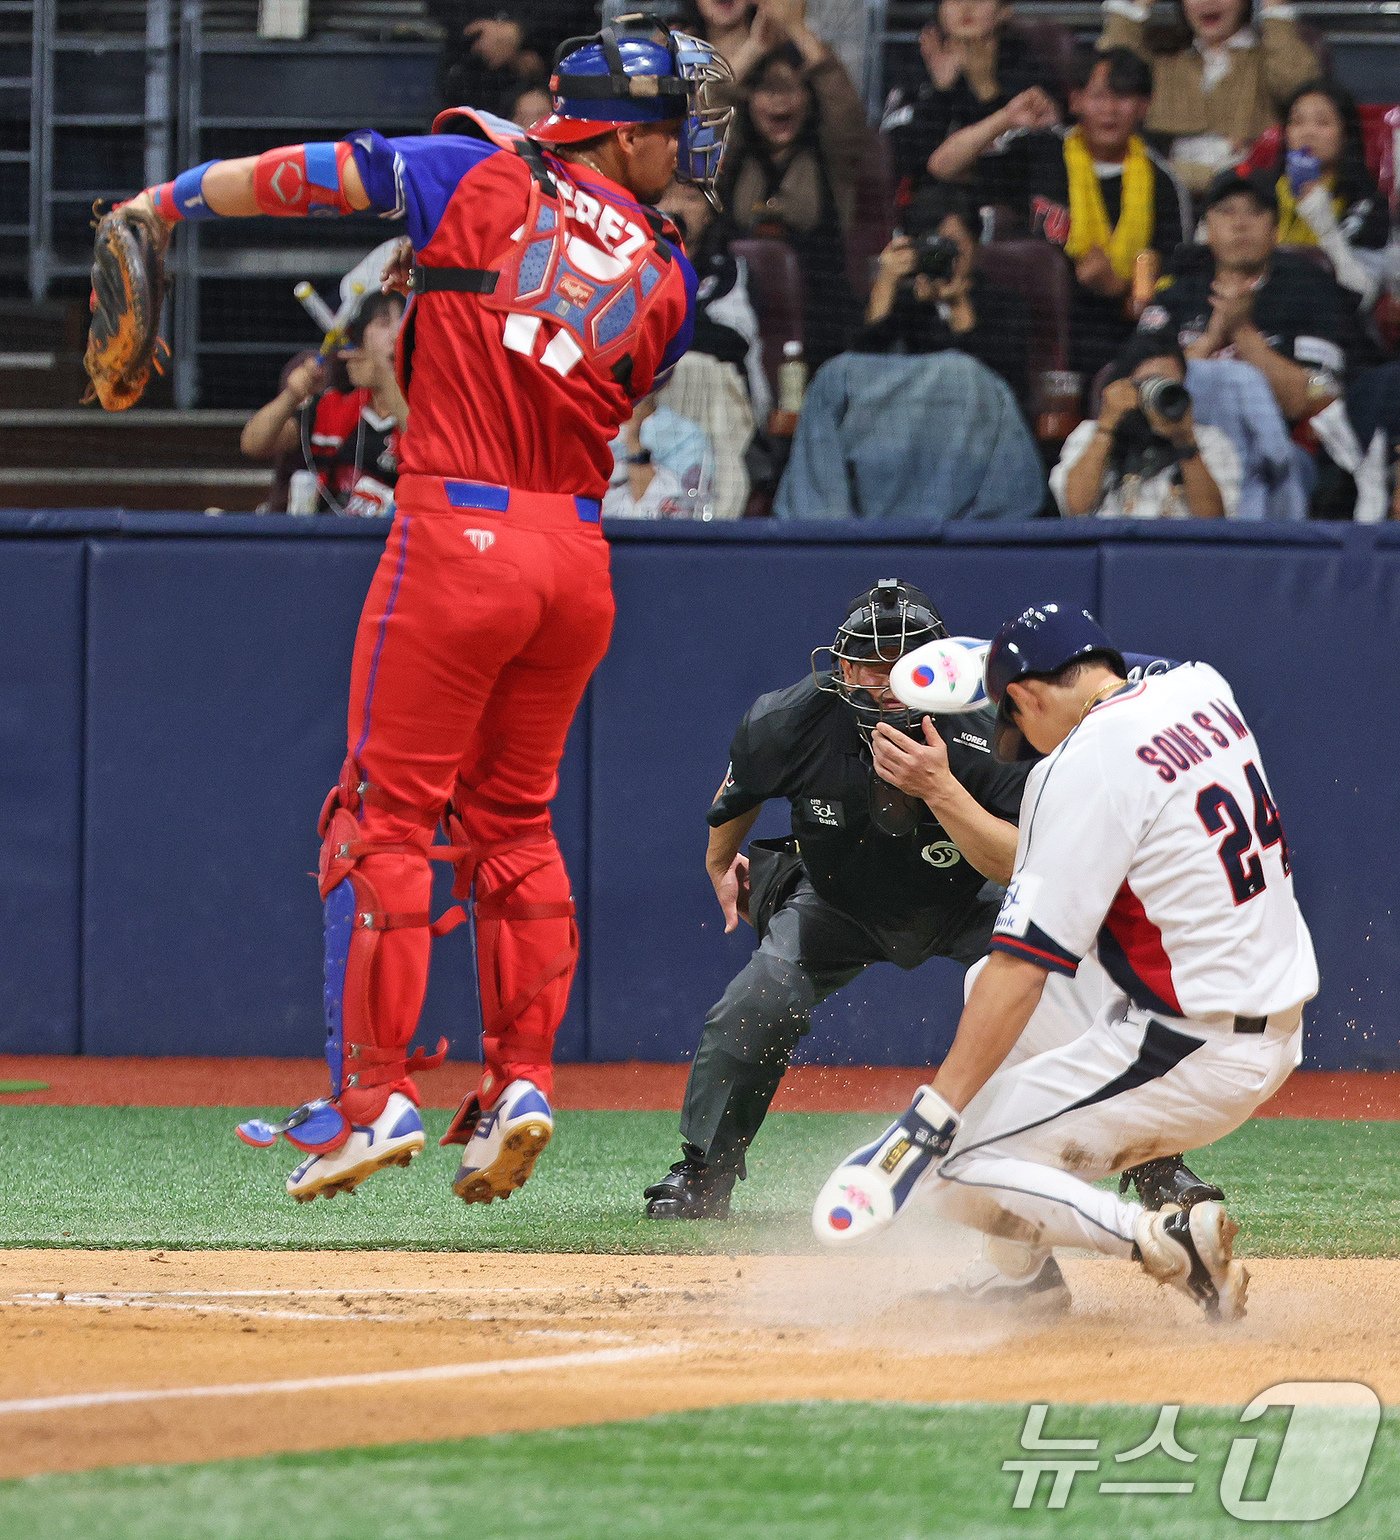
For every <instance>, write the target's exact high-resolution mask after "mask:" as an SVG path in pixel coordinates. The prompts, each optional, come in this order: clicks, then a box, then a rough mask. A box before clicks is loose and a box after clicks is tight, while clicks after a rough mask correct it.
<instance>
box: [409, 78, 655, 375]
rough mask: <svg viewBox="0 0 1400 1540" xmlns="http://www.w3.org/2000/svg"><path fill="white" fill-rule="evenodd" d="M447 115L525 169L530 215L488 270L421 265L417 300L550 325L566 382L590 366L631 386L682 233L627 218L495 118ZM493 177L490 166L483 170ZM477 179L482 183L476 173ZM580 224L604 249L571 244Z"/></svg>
mask: <svg viewBox="0 0 1400 1540" xmlns="http://www.w3.org/2000/svg"><path fill="white" fill-rule="evenodd" d="M451 117H452V120H453V126H454V128H455V129H456V131H458V132H461V131H463V130H464V129H467V128H469V126H472V125H474V126H475V128H476V130H477V132H479V133H480V134H481V135H482V136H483V137H486V138H488V139H490V140H492V142H494V143H496V144H498V145H500V146H501V148H502V150H504V151H505V152H506V154H507V155H510V156H511V157H512V158H516V157H518V162H517V163H519V162H523V163H524V165H525V166H526V167H527V168H528V170H529V173H530V182H529V194H528V201H527V205H526V210H525V217H524V219H523V220H522V221H521V222H520V225H519V226H518V228H517V229H516V230H514V231H513V232H512V234H511V236H510V239H509V244H508V245H507V246H506V247H505V248H504V249H503V250H501V251H500V252H499V253H498V254H496V255H495V256H494V257H493V258H492V259H491V260H490V261H489V263H488V264H487V265H485V266H483V267H453V266H438V265H431V266H428V265H422V266H415V267H414V269H413V292H414V293H415V294H432V293H435V292H436V293H441V292H448V293H457V294H475V295H477V296H478V297H479V299H480V302H481V303H482V305H484V306H485V307H486V308H487V309H489V310H496V311H500V312H502V313H503V314H505V315H506V316H507V318H508V319H507V322H506V325H507V327H515V328H517V329H518V328H520V327H521V326H526V327H528V326H529V325H530V324H531V322H533V323H534V324H535V325H536V326H538V325H539V324H540V323H541V322H545V321H547V322H549V323H550V325H551V327H552V328H554V331H555V335H554V338H553V340H552V342H551V344H550V346H549V348H548V349H547V350H546V355H545V357H544V358H543V360H542V362H544V363H545V364H546V365H548V366H549V367H551V368H554V369H556V370H557V371H558V372H559V373H561V374H567V373H568V372H569V371H570V370H571V369H572V368H573V367H574V366H575V365H576V364H578V363H579V362H580V361H581V360H587V361H588V362H589V363H590V364H592V365H593V366H594V367H595V368H599V369H603V370H606V371H608V372H609V373H611V374H612V375H613V377H614V378H615V379H617V380H618V382H619V383H620V384H622V385H623V386H624V387H627V386H629V385H630V384H631V381H632V369H633V354H634V347H633V344H634V339H635V337H636V335H637V333H638V331H639V330H640V328H641V325H642V322H643V319H644V318H645V316H646V314H647V311H648V310H649V309H650V308H651V306H652V304H653V303H654V302H655V301H656V300H657V299H658V298H659V297H660V295H661V294H662V293H663V291H664V288H665V282H664V280H665V278H666V276H667V271H668V269H669V268H670V267H671V266H672V265H673V262H674V259H673V257H672V254H671V249H670V244H668V243H671V242H674V244H675V245H676V246H677V247H679V246H680V244H681V237H680V234H679V232H678V231H677V230H676V228H675V226H674V225H672V224H671V223H670V221H668V220H666V219H664V218H663V217H662V216H661V215H659V214H657V213H655V212H654V211H653V210H650V209H644V208H642V207H641V206H640V205H636V206H635V214H634V215H632V217H629V218H625V219H624V218H623V217H622V216H620V215H619V214H618V212H617V210H615V209H614V208H613V207H612V205H611V204H609V203H607V202H605V201H603V200H602V199H599V198H595V197H594V196H593V195H592V194H591V193H589V192H588V191H587V190H586V189H584V188H581V187H575V186H573V185H572V184H571V183H569V182H568V181H566V180H564V179H562V178H560V177H558V176H557V175H556V173H555V172H554V170H553V169H552V168H551V167H550V166H549V164H548V163H547V162H546V160H545V157H544V154H543V152H542V151H541V149H540V148H539V146H538V145H536V144H535V143H534V142H533V141H531V140H529V139H526V138H525V137H524V136H523V135H522V136H520V137H515V136H513V135H508V134H507V133H506V132H505V127H504V125H501V124H500V123H499V122H498V120H494V119H488V118H486V117H485V116H484V115H482V114H477V113H472V112H469V111H467V110H466V109H462V108H458V109H455V111H454V112H453V113H452V114H451ZM441 121H442V120H441V119H439V122H441ZM501 159H504V157H501ZM506 166H507V167H509V168H510V169H509V171H508V172H507V175H512V174H513V179H514V177H518V172H517V171H516V170H515V167H514V166H511V165H510V162H509V161H507V162H506ZM497 169H498V168H497V167H496V166H495V165H492V164H488V166H487V167H485V168H483V171H484V172H486V173H487V174H488V175H489V173H490V172H491V171H495V170H497ZM500 169H504V168H500ZM474 180H475V185H477V186H480V185H481V177H480V175H479V176H478V178H477V179H474ZM629 225H632V226H633V229H632V230H631V231H629V229H628V226H629ZM580 226H581V227H582V228H583V229H585V230H589V231H591V232H593V234H594V235H595V236H596V237H597V239H598V242H599V244H598V245H594V244H593V243H592V242H591V241H586V240H583V239H578V240H575V239H573V238H572V237H573V233H574V231H577V230H578V229H579V227H580ZM604 246H608V247H611V248H612V249H611V250H610V251H608V250H603V249H602V247H604ZM517 317H518V318H519V320H517V319H516V318H517Z"/></svg>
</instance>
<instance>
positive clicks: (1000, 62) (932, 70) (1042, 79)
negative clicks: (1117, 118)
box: [880, 0, 1056, 190]
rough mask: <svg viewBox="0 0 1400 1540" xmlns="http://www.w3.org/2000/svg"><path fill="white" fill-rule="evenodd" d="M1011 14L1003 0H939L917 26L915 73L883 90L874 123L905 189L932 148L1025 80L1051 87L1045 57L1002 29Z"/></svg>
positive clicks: (919, 178)
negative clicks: (881, 106) (879, 114)
mask: <svg viewBox="0 0 1400 1540" xmlns="http://www.w3.org/2000/svg"><path fill="white" fill-rule="evenodd" d="M1012 14H1013V13H1012V7H1011V5H1010V4H1009V3H1008V0H939V5H938V8H937V10H936V11H935V13H934V15H933V16H932V17H931V18H930V20H929V21H928V22H927V23H926V24H925V26H924V28H923V30H922V31H921V32H920V33H919V56H920V59H921V61H922V70H921V74H920V77H919V79H917V80H916V81H913V82H911V83H910V84H908V85H897V86H895V87H894V88H893V89H892V90H891V91H890V93H889V96H888V97H887V98H886V101H885V112H884V117H883V119H882V120H881V123H880V132H881V133H882V134H884V135H885V137H886V139H888V140H889V144H890V151H891V154H892V156H893V159H894V169H895V175H896V176H897V177H898V178H899V180H900V182H901V184H902V185H904V186H905V187H906V188H909V189H911V190H912V189H916V188H917V187H918V186H919V184H920V183H921V182H923V181H924V180H925V179H926V178H927V177H928V175H929V160H930V158H931V157H932V155H933V152H934V151H935V150H936V149H937V148H938V146H939V145H940V144H942V143H943V141H944V140H945V139H947V138H948V137H949V136H950V135H952V134H955V133H957V131H958V130H959V129H960V128H966V127H967V125H968V124H969V123H978V122H981V120H982V119H983V118H987V117H990V116H991V115H992V113H994V112H999V111H1000V110H1001V109H1002V108H1003V107H1006V106H1008V105H1009V104H1010V103H1011V102H1012V101H1013V100H1014V99H1015V98H1016V97H1018V96H1019V95H1020V94H1021V93H1022V92H1023V91H1028V90H1030V88H1031V87H1032V86H1038V87H1039V88H1040V89H1041V90H1042V91H1044V92H1045V93H1046V95H1047V96H1053V95H1054V94H1055V89H1056V88H1055V80H1054V76H1053V73H1052V71H1051V70H1050V69H1049V68H1048V67H1047V65H1046V63H1045V61H1044V60H1043V59H1041V58H1039V57H1038V56H1037V54H1036V52H1035V50H1034V49H1033V48H1032V46H1031V43H1030V40H1029V39H1028V38H1027V37H1026V36H1025V35H1024V34H1023V33H1020V32H1018V31H1016V30H1015V29H1014V28H1008V26H1007V23H1008V22H1009V21H1010V20H1011V18H1012Z"/></svg>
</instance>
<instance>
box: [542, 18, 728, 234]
mask: <svg viewBox="0 0 1400 1540" xmlns="http://www.w3.org/2000/svg"><path fill="white" fill-rule="evenodd" d="M732 79H733V76H732V74H731V73H730V69H729V65H728V64H727V63H726V62H725V59H724V55H723V54H721V53H718V52H717V51H716V50H715V48H714V47H713V46H712V45H711V44H709V43H707V42H705V40H704V39H703V38H698V37H692V36H691V35H690V34H689V33H688V32H673V31H672V30H671V29H670V28H669V27H667V26H666V25H665V24H664V23H663V22H661V21H659V20H658V19H657V18H656V17H655V16H652V15H649V14H646V13H637V14H635V15H629V16H619V17H618V18H617V20H616V21H614V22H613V23H612V25H611V26H608V27H604V28H603V30H602V31H601V32H598V33H595V34H594V35H593V36H591V37H574V38H570V39H568V41H567V42H565V43H563V44H561V45H560V47H559V50H558V52H557V53H556V54H555V56H554V69H553V72H552V73H551V75H550V80H549V89H550V94H551V97H552V99H553V104H554V110H553V111H552V112H551V113H550V114H549V116H548V117H545V118H541V119H540V121H539V122H538V123H533V124H531V125H530V128H529V130H528V133H529V137H530V138H531V139H536V140H539V141H541V142H542V143H545V144H573V143H578V142H581V141H586V140H588V139H596V138H597V137H598V136H599V135H600V134H606V133H607V132H608V130H609V129H613V128H618V127H620V126H621V125H622V124H624V123H664V122H671V121H674V120H676V119H679V120H680V123H681V132H680V149H679V154H678V156H677V161H676V177H677V180H679V181H682V182H690V183H693V184H694V185H695V186H696V187H698V188H699V189H700V191H701V192H703V193H704V195H705V197H706V198H707V199H709V201H710V202H711V203H712V204H714V205H715V207H716V208H718V204H717V203H716V201H715V191H714V189H715V180H716V178H717V177H718V176H719V168H720V163H721V161H722V160H723V159H724V149H725V144H726V141H727V139H728V135H729V125H730V122H731V120H732V119H733V116H734V109H733V107H732V106H730V105H728V104H727V103H726V102H725V101H724V99H723V96H722V90H721V88H722V87H723V86H724V84H725V83H726V82H730V81H732Z"/></svg>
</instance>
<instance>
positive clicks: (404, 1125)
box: [287, 1091, 423, 1203]
mask: <svg viewBox="0 0 1400 1540" xmlns="http://www.w3.org/2000/svg"><path fill="white" fill-rule="evenodd" d="M422 1148H423V1119H422V1118H421V1117H420V1116H419V1115H418V1109H417V1107H415V1106H414V1105H413V1103H412V1102H411V1101H409V1099H408V1097H406V1096H404V1095H403V1094H402V1092H399V1091H395V1092H394V1094H393V1095H392V1096H391V1097H390V1098H389V1100H388V1102H387V1103H386V1104H385V1107H384V1111H383V1112H381V1113H380V1114H379V1116H378V1117H377V1118H375V1120H374V1121H373V1122H372V1123H369V1124H359V1123H352V1124H351V1126H350V1137H349V1138H348V1139H347V1140H346V1141H345V1143H344V1144H342V1145H341V1146H340V1147H339V1148H338V1149H335V1150H331V1151H330V1152H329V1153H327V1154H323V1155H308V1156H307V1157H306V1159H305V1160H304V1161H302V1163H301V1164H300V1165H299V1166H298V1167H297V1168H296V1170H295V1171H293V1172H292V1174H291V1175H290V1176H289V1177H288V1178H287V1191H288V1192H289V1193H290V1194H291V1195H292V1197H294V1198H295V1199H296V1200H297V1202H298V1203H309V1202H310V1201H311V1200H312V1199H313V1198H333V1197H335V1195H336V1194H337V1193H339V1192H344V1193H351V1192H354V1190H355V1189H356V1188H357V1187H358V1186H359V1185H360V1183H361V1182H364V1181H368V1179H369V1178H370V1177H372V1176H373V1175H374V1173H375V1172H376V1171H382V1170H384V1169H385V1167H386V1166H406V1165H408V1163H409V1162H410V1161H411V1160H412V1159H413V1157H414V1156H415V1155H417V1154H418V1153H419V1152H420V1151H421V1150H422Z"/></svg>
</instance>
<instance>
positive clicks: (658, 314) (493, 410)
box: [349, 132, 695, 498]
mask: <svg viewBox="0 0 1400 1540" xmlns="http://www.w3.org/2000/svg"><path fill="white" fill-rule="evenodd" d="M349 143H350V145H351V148H352V149H353V151H354V155H355V160H356V164H357V166H358V167H359V171H360V177H361V180H362V181H363V182H364V185H365V190H366V192H367V193H368V194H369V198H370V202H371V205H372V206H373V207H374V208H376V209H379V210H380V211H381V212H382V213H384V214H386V215H401V216H403V217H404V219H405V220H406V222H407V225H408V235H409V239H410V240H411V241H412V243H413V247H414V250H415V252H416V253H417V254H418V261H419V262H420V263H421V264H422V265H423V266H425V267H466V268H490V269H499V267H500V265H501V263H502V261H503V259H504V257H505V255H506V254H507V253H508V252H509V251H510V250H511V248H512V245H513V242H516V241H518V239H519V234H520V231H521V227H522V222H523V221H524V219H525V217H526V211H527V208H528V205H529V203H530V193H531V186H532V177H531V172H530V168H529V166H528V165H527V164H526V162H525V161H524V160H523V159H522V157H521V156H519V155H517V154H516V153H514V152H513V151H510V150H502V149H500V148H498V147H497V146H496V145H494V144H491V143H488V142H487V141H485V140H480V139H473V138H468V137H466V136H464V135H457V134H436V135H431V136H426V137H416V138H407V139H385V138H383V137H382V136H381V135H379V134H377V133H373V132H364V133H358V134H355V135H354V136H352V138H351V139H350V141H349ZM547 159H548V166H549V171H550V174H551V175H552V176H553V177H554V178H555V180H556V182H557V183H558V185H559V193H560V196H559V202H558V205H557V207H558V208H559V209H560V211H561V212H562V214H563V217H564V250H565V252H566V253H567V256H568V259H569V262H570V264H571V266H572V267H573V268H574V269H576V270H577V271H579V272H582V273H585V274H588V275H590V276H592V277H594V278H596V279H597V280H599V281H600V282H604V283H606V282H607V281H608V280H610V279H615V278H616V277H618V275H620V274H621V273H622V272H623V271H624V270H625V269H626V267H627V266H628V265H629V263H630V261H631V260H632V258H633V257H634V256H635V254H636V253H637V252H639V251H640V250H641V249H642V248H643V245H644V244H646V245H650V244H651V242H652V241H653V239H654V237H653V235H652V230H651V227H650V225H649V223H648V220H647V217H646V211H644V210H643V209H642V207H641V206H640V205H639V204H638V203H637V201H636V199H634V198H633V197H632V196H631V195H630V194H629V193H628V192H627V191H626V189H625V188H623V187H620V186H619V185H618V184H617V183H616V182H613V181H611V180H609V179H608V178H607V177H604V176H602V175H601V174H600V173H598V172H595V171H592V170H591V169H587V168H583V167H580V166H576V165H572V164H569V163H566V162H564V161H561V160H558V159H557V158H555V157H553V156H549V157H547ZM664 244H665V247H666V254H667V255H668V256H669V258H670V260H669V261H668V262H666V263H665V264H664V276H663V277H662V279H661V287H660V289H659V291H658V292H657V293H656V295H655V296H654V297H653V298H651V299H650V302H649V304H648V306H647V308H646V309H645V310H643V311H642V312H641V315H640V318H639V320H638V322H637V325H636V332H635V335H634V336H633V337H632V338H631V339H630V340H629V343H628V352H629V354H630V356H631V369H630V373H629V374H628V375H627V377H626V382H625V384H624V383H623V382H622V381H621V380H619V379H618V378H617V376H616V374H615V373H614V371H613V370H612V369H611V368H609V367H608V366H607V365H606V364H603V363H600V362H599V361H597V360H596V359H594V358H592V357H590V356H589V355H588V354H587V353H582V352H580V350H578V349H561V348H559V347H554V348H553V349H551V344H552V343H553V342H554V340H555V335H556V333H559V332H560V331H561V330H562V329H560V328H555V327H552V326H551V325H550V323H549V322H548V321H539V320H538V319H537V318H535V317H524V316H519V315H514V314H506V313H503V312H502V311H500V310H498V309H493V308H490V307H489V306H487V305H485V304H483V303H482V301H481V299H480V297H479V296H477V295H474V294H462V293H452V292H432V293H428V294H424V295H419V296H415V297H414V299H413V300H412V302H411V303H410V305H409V308H408V312H407V314H406V315H405V317H404V324H403V329H402V331H401V333H400V341H399V348H400V369H401V370H404V369H405V368H406V372H407V375H408V378H407V380H406V381H405V383H404V391H405V394H406V396H407V398H408V408H409V414H408V427H407V429H406V430H405V431H404V434H403V439H402V444H401V446H400V463H399V470H400V472H402V473H404V474H409V473H416V474H420V475H427V476H442V477H450V478H461V479H467V480H474V481H485V482H495V483H498V484H500V485H503V486H508V487H516V488H519V489H520V490H522V491H528V492H555V493H570V494H573V495H575V496H583V497H589V498H601V497H602V496H603V494H604V492H606V491H607V487H608V476H609V473H610V471H611V469H612V463H613V457H612V451H611V448H610V445H611V442H612V440H613V438H614V437H615V435H616V434H617V432H618V429H619V428H620V427H621V426H622V424H623V423H624V422H626V421H627V419H628V418H629V417H630V416H631V415H632V409H633V407H634V405H635V404H636V402H637V401H639V400H640V399H641V398H642V397H643V396H645V395H646V394H647V393H648V392H649V391H650V390H651V389H652V388H653V386H654V385H655V384H656V383H657V381H658V379H659V377H660V376H661V375H663V374H664V373H665V372H666V371H667V370H668V369H670V368H671V366H672V365H674V363H675V362H676V360H677V359H678V358H679V357H680V356H681V354H682V353H684V352H685V350H686V348H687V347H688V346H689V345H690V338H691V332H692V313H693V305H694V296H695V273H694V270H693V269H692V268H691V266H690V263H689V262H688V261H687V260H686V258H685V256H684V253H683V252H682V251H681V250H680V248H679V247H678V246H675V245H673V244H672V243H670V242H665V243H664ZM522 322H525V323H527V324H524V325H522V324H521V323H522Z"/></svg>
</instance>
